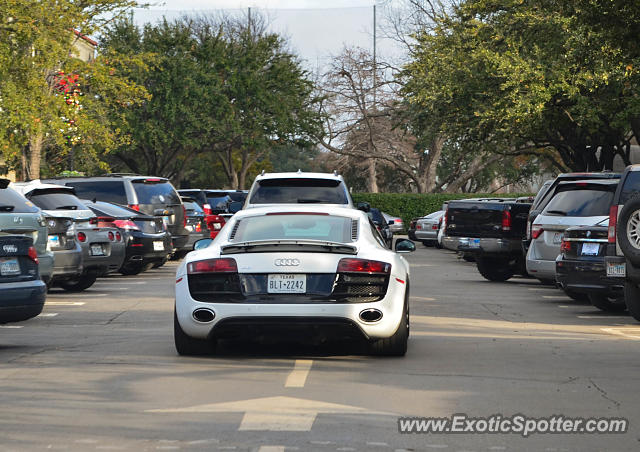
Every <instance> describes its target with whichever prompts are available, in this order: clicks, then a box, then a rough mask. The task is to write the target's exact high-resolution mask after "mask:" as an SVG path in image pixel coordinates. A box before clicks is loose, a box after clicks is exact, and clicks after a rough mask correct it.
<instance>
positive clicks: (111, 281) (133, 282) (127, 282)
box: [95, 279, 147, 284]
mask: <svg viewBox="0 0 640 452" xmlns="http://www.w3.org/2000/svg"><path fill="white" fill-rule="evenodd" d="M105 283H114V284H146V283H147V282H146V281H129V280H126V279H118V280H111V279H99V280H97V281H96V282H95V284H105Z"/></svg>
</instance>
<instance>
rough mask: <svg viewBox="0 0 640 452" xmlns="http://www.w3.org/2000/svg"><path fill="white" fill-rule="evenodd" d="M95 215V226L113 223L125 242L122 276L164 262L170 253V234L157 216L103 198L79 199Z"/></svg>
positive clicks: (134, 273) (133, 273)
mask: <svg viewBox="0 0 640 452" xmlns="http://www.w3.org/2000/svg"><path fill="white" fill-rule="evenodd" d="M83 202H84V203H85V205H86V206H87V207H89V208H90V209H91V210H92V211H93V212H94V213H95V214H96V215H97V216H98V226H115V227H117V228H118V229H119V232H118V233H119V234H122V238H123V240H124V243H125V245H126V252H125V258H124V263H123V264H122V267H120V273H122V274H123V275H136V274H138V273H140V272H142V271H144V270H147V269H148V268H150V267H151V266H154V265H156V266H158V265H161V264H162V263H163V262H166V260H167V257H168V255H169V254H170V253H171V252H172V245H171V234H169V232H168V231H167V228H166V227H165V226H164V224H163V222H162V218H161V217H155V216H150V215H145V214H143V213H140V212H138V211H135V210H133V209H130V208H128V207H124V206H118V205H115V204H111V203H108V202H104V201H97V202H92V201H87V200H85V201H83Z"/></svg>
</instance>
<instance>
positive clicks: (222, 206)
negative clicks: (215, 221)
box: [207, 195, 231, 213]
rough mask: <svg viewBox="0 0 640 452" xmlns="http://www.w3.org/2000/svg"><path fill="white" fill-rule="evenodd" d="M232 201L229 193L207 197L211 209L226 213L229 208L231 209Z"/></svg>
mask: <svg viewBox="0 0 640 452" xmlns="http://www.w3.org/2000/svg"><path fill="white" fill-rule="evenodd" d="M230 202H231V198H229V197H228V196H227V195H224V196H222V197H219V198H218V197H211V198H209V197H207V203H209V206H210V207H211V210H212V211H213V212H218V213H220V212H222V213H226V212H227V210H229V203H230Z"/></svg>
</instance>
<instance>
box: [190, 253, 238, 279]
mask: <svg viewBox="0 0 640 452" xmlns="http://www.w3.org/2000/svg"><path fill="white" fill-rule="evenodd" d="M237 272H238V265H237V264H236V260H235V259H233V258H230V257H225V258H220V259H205V260H202V261H195V262H189V263H188V264H187V274H189V275H196V274H199V273H237Z"/></svg>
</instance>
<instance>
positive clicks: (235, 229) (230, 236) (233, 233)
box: [229, 221, 240, 240]
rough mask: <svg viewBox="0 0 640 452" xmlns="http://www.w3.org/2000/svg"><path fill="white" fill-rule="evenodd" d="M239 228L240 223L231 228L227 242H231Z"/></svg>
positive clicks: (237, 222)
mask: <svg viewBox="0 0 640 452" xmlns="http://www.w3.org/2000/svg"><path fill="white" fill-rule="evenodd" d="M239 226H240V221H236V224H235V225H234V226H233V229H232V230H231V235H229V240H233V239H234V238H235V236H236V232H238V227H239Z"/></svg>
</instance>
